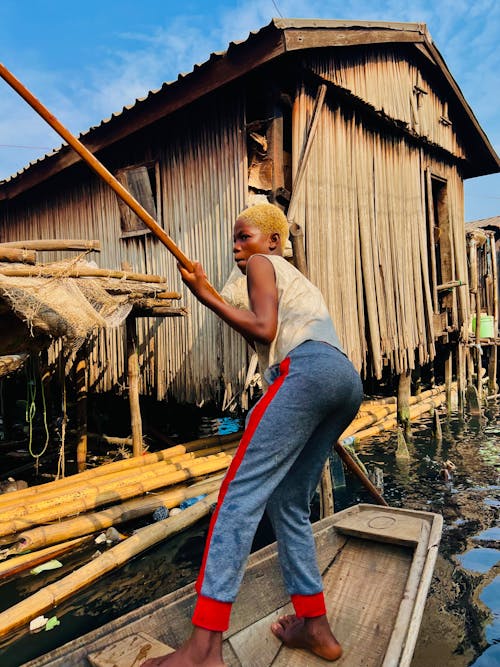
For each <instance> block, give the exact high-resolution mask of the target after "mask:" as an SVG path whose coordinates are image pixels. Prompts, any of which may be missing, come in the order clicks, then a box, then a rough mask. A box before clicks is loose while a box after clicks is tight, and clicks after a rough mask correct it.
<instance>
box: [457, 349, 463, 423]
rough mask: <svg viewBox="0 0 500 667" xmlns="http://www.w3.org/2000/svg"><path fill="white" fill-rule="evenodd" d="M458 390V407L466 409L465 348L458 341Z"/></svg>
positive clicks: (460, 409)
mask: <svg viewBox="0 0 500 667" xmlns="http://www.w3.org/2000/svg"><path fill="white" fill-rule="evenodd" d="M456 359H457V391H458V409H459V411H460V412H463V411H464V407H465V350H464V346H463V345H462V343H460V342H459V343H457V357H456Z"/></svg>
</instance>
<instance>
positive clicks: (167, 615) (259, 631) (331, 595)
mask: <svg viewBox="0 0 500 667" xmlns="http://www.w3.org/2000/svg"><path fill="white" fill-rule="evenodd" d="M441 530H442V518H441V516H439V515H435V514H431V513H428V512H418V511H412V510H403V509H393V508H386V507H377V506H373V505H357V506H355V507H351V508H349V509H347V510H344V511H342V512H339V513H337V514H335V515H334V516H331V517H328V518H326V519H323V520H322V521H320V522H318V523H316V524H315V525H314V533H315V539H316V546H317V552H318V559H319V565H320V568H321V570H322V573H323V579H324V590H325V595H326V600H327V608H328V610H329V620H330V623H331V624H332V627H333V630H334V633H335V635H336V636H337V638H338V640H339V641H340V642H341V644H342V646H343V649H344V654H343V656H342V657H341V659H340V660H339V661H338V662H337V663H336V664H337V665H339V667H342V666H346V667H347V666H351V667H352V666H354V665H363V667H409V665H410V662H411V658H412V654H413V650H414V647H415V643H416V640H417V635H418V631H419V627H420V622H421V618H422V614H423V610H424V605H425V600H426V596H427V592H428V589H429V585H430V581H431V578H432V572H433V569H434V564H435V560H436V556H437V550H438V544H439V540H440V536H441ZM195 598H196V593H195V590H194V585H193V584H190V585H188V586H186V587H184V588H182V589H180V590H178V591H175V592H173V593H170V594H169V595H166V596H164V597H163V598H160V599H159V600H155V601H153V602H151V603H149V604H147V605H145V606H143V607H141V608H140V609H137V610H134V611H132V612H130V613H129V614H127V615H125V616H123V617H121V618H118V619H116V620H114V621H112V622H111V623H108V624H106V625H105V626H103V627H101V628H98V629H97V630H95V631H93V632H91V633H89V634H87V635H84V636H83V637H80V638H78V639H75V640H74V641H71V642H69V643H68V644H66V645H64V646H62V647H61V648H59V649H56V650H54V651H51V652H50V653H49V654H47V655H45V656H42V657H40V658H37V659H35V660H32V661H30V662H28V663H26V664H25V665H24V666H23V667H67V666H68V665H71V666H72V667H84V666H85V667H87V666H88V665H89V664H91V665H94V666H95V667H102V666H104V665H111V664H113V665H116V666H117V667H138V665H140V664H141V663H142V662H143V661H144V660H145V659H146V658H147V657H153V656H154V655H159V654H161V653H162V652H163V653H165V652H167V650H169V649H168V647H178V646H179V645H180V644H181V643H182V642H183V641H184V639H185V638H186V637H187V636H188V635H189V633H190V628H191V623H190V618H191V614H192V612H193V607H194V602H195ZM291 612H292V609H291V604H290V603H289V597H288V595H287V593H286V591H285V590H284V588H283V585H282V583H281V576H280V574H279V565H278V559H277V550H276V545H275V544H272V545H270V546H268V547H266V548H264V549H262V550H260V551H258V552H256V553H254V554H253V555H252V556H251V557H250V559H249V565H248V568H247V571H246V574H245V577H244V581H243V586H242V589H241V591H240V594H239V596H238V599H237V601H236V604H235V605H234V609H233V613H232V620H231V629H230V631H229V632H228V633H226V635H225V641H224V659H225V662H226V664H227V665H229V666H230V667H271V665H272V667H285V666H286V667H305V666H306V665H307V667H315V666H316V665H318V666H319V665H325V664H330V663H326V661H324V660H322V659H321V658H317V657H315V656H313V655H311V654H309V653H306V652H304V651H301V650H290V649H287V648H285V647H284V646H283V645H282V644H281V642H280V641H279V640H278V639H276V638H275V637H274V636H273V635H272V633H271V632H270V630H269V626H270V624H271V623H272V622H273V621H274V620H275V619H276V618H278V616H280V615H282V614H287V613H291ZM153 651H156V652H153Z"/></svg>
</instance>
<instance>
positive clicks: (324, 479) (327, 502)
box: [319, 459, 335, 519]
mask: <svg viewBox="0 0 500 667" xmlns="http://www.w3.org/2000/svg"><path fill="white" fill-rule="evenodd" d="M319 507H320V517H321V518H322V519H323V518H324V517H326V516H331V515H332V514H333V513H334V512H335V504H334V500H333V485H332V471H331V468H330V459H327V461H326V463H325V465H324V468H323V472H322V473H321V484H320V494H319Z"/></svg>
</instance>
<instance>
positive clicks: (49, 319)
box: [0, 263, 134, 350]
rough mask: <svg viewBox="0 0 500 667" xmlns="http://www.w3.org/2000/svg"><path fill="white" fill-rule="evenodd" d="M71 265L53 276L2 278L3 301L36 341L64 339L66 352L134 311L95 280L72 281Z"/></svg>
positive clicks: (122, 297)
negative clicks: (69, 268)
mask: <svg viewBox="0 0 500 667" xmlns="http://www.w3.org/2000/svg"><path fill="white" fill-rule="evenodd" d="M73 266H74V265H73ZM67 268H68V264H65V263H60V265H59V266H58V267H54V275H52V276H51V277H50V278H45V277H15V276H5V275H1V274H0V298H1V299H3V300H5V301H6V302H7V303H8V304H9V306H10V308H11V309H12V310H13V311H14V312H15V313H16V315H17V316H18V317H19V318H20V319H21V320H22V321H23V322H24V323H25V324H26V326H27V327H28V330H29V332H30V334H31V336H32V337H33V338H35V337H36V336H40V335H48V336H50V337H51V338H61V339H62V341H63V345H64V347H65V348H66V349H67V350H75V349H77V348H78V347H80V345H82V343H83V342H84V341H85V339H86V338H87V337H88V335H89V334H90V333H91V332H92V331H93V330H94V329H96V328H104V327H116V326H118V325H120V324H121V323H122V322H123V320H124V319H125V318H126V317H127V315H128V314H129V313H130V311H131V309H132V303H131V302H130V299H129V296H128V294H127V291H130V292H132V290H133V289H134V288H133V287H131V288H127V286H124V285H123V283H124V282H125V281H122V282H121V283H120V285H121V286H122V285H123V287H122V289H121V291H122V292H125V294H123V293H122V294H119V295H111V294H109V293H108V292H107V290H106V289H104V287H103V283H102V281H100V280H99V279H95V278H69V277H67V276H65V275H64V271H65V269H67Z"/></svg>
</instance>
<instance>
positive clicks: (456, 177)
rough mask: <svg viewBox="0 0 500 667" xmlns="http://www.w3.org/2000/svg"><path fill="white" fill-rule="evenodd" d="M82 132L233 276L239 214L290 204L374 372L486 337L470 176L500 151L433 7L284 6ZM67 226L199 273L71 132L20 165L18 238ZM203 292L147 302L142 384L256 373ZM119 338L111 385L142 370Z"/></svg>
mask: <svg viewBox="0 0 500 667" xmlns="http://www.w3.org/2000/svg"><path fill="white" fill-rule="evenodd" d="M61 120H63V121H64V119H61ZM81 140H82V141H83V142H84V143H85V144H86V146H87V147H88V148H89V149H90V150H91V151H93V152H94V153H95V154H96V155H97V156H98V158H99V159H100V160H101V161H102V162H103V163H104V164H105V165H106V166H107V167H108V169H110V170H111V171H112V172H113V173H115V174H116V175H117V176H118V178H119V179H121V180H122V182H123V183H124V184H125V185H126V186H127V187H128V188H129V189H130V191H131V192H132V193H133V194H134V195H135V196H136V197H137V198H138V199H139V200H140V201H141V203H142V204H143V205H144V206H145V207H146V208H147V209H148V210H149V211H150V212H152V214H153V215H154V216H155V217H156V219H157V220H158V222H159V224H160V225H162V226H163V227H164V229H165V230H166V231H167V233H168V234H169V235H170V236H171V237H172V238H173V239H174V241H175V242H176V243H177V244H178V245H179V246H180V247H181V248H182V249H183V250H184V252H185V253H186V254H187V256H189V257H191V258H193V259H198V260H200V261H201V262H202V264H203V266H204V267H205V270H206V272H207V274H208V276H209V278H210V280H211V282H212V283H213V284H214V285H215V287H216V288H217V289H219V290H220V289H221V288H222V286H223V284H224V282H225V280H226V279H227V277H228V275H229V273H230V271H231V268H232V253H231V231H232V225H233V222H234V220H235V217H236V215H237V213H238V212H239V211H240V210H241V209H242V208H244V207H245V206H247V205H248V204H249V203H251V202H252V201H255V199H256V196H257V195H260V196H264V197H266V198H267V199H268V200H270V201H273V202H276V203H277V204H279V205H281V206H282V207H283V208H284V210H285V211H287V212H288V216H289V221H290V223H291V229H292V245H293V251H294V258H293V259H294V261H296V262H297V263H299V264H301V267H302V268H303V270H307V271H308V274H309V277H310V279H311V280H312V281H313V282H314V283H316V284H317V285H318V286H319V287H320V288H321V290H322V291H323V293H324V295H325V297H326V300H327V303H328V305H329V308H330V310H331V314H332V316H333V319H334V322H335V324H336V327H337V330H338V332H339V335H340V338H341V340H342V342H343V345H344V346H345V349H346V351H347V353H348V354H349V356H350V358H351V359H352V360H353V362H354V363H355V365H356V366H357V367H358V369H360V371H361V372H362V374H363V375H364V376H371V377H374V378H381V377H382V374H383V372H384V367H386V368H388V369H389V370H390V371H392V372H394V373H396V374H401V373H404V372H406V371H408V370H409V369H412V368H414V367H415V366H416V365H418V364H425V363H427V362H429V361H430V360H432V359H433V357H434V355H435V349H436V341H438V340H440V339H441V340H445V341H447V340H458V339H459V337H460V336H462V337H463V336H467V335H468V329H469V319H470V306H469V297H468V287H467V253H466V245H465V233H464V213H463V180H464V179H465V178H470V177H476V176H480V175H483V174H490V173H494V172H497V171H499V170H500V162H499V158H498V156H497V155H496V153H495V151H494V150H493V148H492V146H491V145H490V143H489V141H488V139H487V137H486V135H485V133H484V131H483V130H482V129H481V127H480V125H479V123H478V121H477V120H476V118H475V116H474V114H473V112H472V110H471V109H470V107H469V105H468V104H467V102H466V100H465V99H464V97H463V94H462V92H461V91H460V89H459V87H458V85H457V83H456V82H455V80H454V79H453V77H452V75H451V74H450V72H449V71H448V68H447V66H446V64H445V62H444V61H443V58H442V57H441V55H440V53H439V51H438V50H437V48H436V47H435V45H434V43H433V41H432V39H431V37H430V35H429V33H428V31H427V28H426V26H425V25H424V24H416V23H367V22H362V21H352V22H346V21H330V20H288V19H283V20H273V21H271V23H270V24H269V25H267V26H265V27H263V28H262V29H260V30H258V31H257V32H255V33H251V34H250V35H249V37H248V38H247V39H246V40H244V41H242V42H238V43H234V42H232V43H231V44H230V45H229V47H228V49H227V51H225V52H222V53H213V54H212V55H211V56H210V58H209V59H208V60H207V61H206V62H204V63H203V64H201V65H196V66H195V67H194V69H193V71H192V72H190V73H189V74H184V75H180V76H179V78H178V79H177V80H176V81H173V82H171V83H165V84H164V85H163V86H162V87H161V89H159V90H157V91H151V92H149V93H148V94H147V95H146V97H144V98H143V99H138V100H136V102H135V103H134V104H132V105H131V106H128V107H124V108H123V109H122V111H121V112H119V113H116V114H113V115H112V116H111V117H110V118H108V119H106V120H104V121H102V123H101V124H100V125H99V126H97V127H93V128H91V129H90V130H89V131H88V132H86V133H84V134H83V135H81ZM58 235H63V236H64V237H66V238H71V237H77V238H81V237H82V235H84V236H87V237H88V238H89V239H100V241H101V244H102V252H101V255H100V257H99V258H98V261H99V262H100V263H102V265H104V266H107V267H116V268H120V267H121V266H122V265H123V263H126V265H127V266H131V267H133V270H135V271H140V272H143V273H148V272H150V273H155V274H160V275H165V276H167V279H168V282H169V285H170V287H171V289H180V286H181V283H180V280H179V276H178V273H177V269H176V266H175V261H174V260H173V258H172V257H171V256H170V255H169V254H168V252H167V251H166V249H165V248H164V247H163V246H162V245H161V244H160V243H159V242H158V241H157V239H156V238H155V237H153V236H152V234H151V233H150V232H149V231H148V230H147V229H146V228H144V226H143V225H142V224H141V223H140V221H139V220H138V219H137V218H136V217H135V216H134V215H133V214H131V213H130V212H129V211H128V210H125V209H124V208H123V207H122V206H121V205H120V203H119V202H118V201H117V198H116V196H115V194H114V193H113V192H112V191H111V190H110V189H109V188H108V186H107V185H106V184H105V183H104V182H101V180H99V178H98V177H97V176H95V175H94V174H93V173H91V172H90V170H89V169H88V167H87V166H86V165H85V164H82V162H81V160H80V159H79V158H78V156H77V155H76V154H75V153H74V152H73V151H72V150H71V149H70V148H68V147H67V146H63V147H61V148H60V149H58V150H55V151H54V152H53V153H51V154H49V155H46V156H45V157H43V158H41V159H40V160H38V161H36V162H35V163H32V164H30V165H29V166H27V167H26V168H25V169H24V170H23V171H21V172H19V173H17V174H15V175H13V176H12V177H11V178H9V179H7V180H6V181H3V182H2V183H0V241H11V240H16V239H21V238H54V237H57V236H58ZM47 257H48V259H51V260H54V259H58V258H60V257H61V255H60V254H57V253H53V254H52V255H48V256H47ZM185 304H186V305H187V306H188V308H189V313H190V314H189V316H188V317H186V318H179V319H169V320H165V321H163V320H162V321H160V320H156V319H143V320H141V323H142V324H141V327H140V329H141V330H140V332H139V335H140V364H141V370H142V380H141V382H142V392H143V393H150V394H152V395H155V396H157V397H158V398H160V399H162V398H165V397H166V396H168V395H172V396H175V397H176V398H177V399H178V400H188V401H202V400H206V399H210V398H215V399H216V400H218V401H220V400H221V398H222V392H223V390H224V389H225V390H226V393H227V392H228V391H229V393H230V392H231V391H232V392H234V393H237V392H238V391H239V390H240V389H241V387H242V384H243V382H244V379H245V376H246V368H247V361H248V360H247V350H246V347H245V345H244V344H243V343H242V342H241V341H240V340H239V339H238V337H237V336H236V335H234V334H233V333H232V332H230V331H229V330H228V328H227V327H226V326H225V325H223V324H221V323H220V322H219V321H218V320H217V318H216V317H215V316H213V315H212V314H211V313H209V312H207V311H206V310H205V309H204V308H202V307H200V306H198V304H197V303H194V302H193V301H192V300H191V299H190V295H189V294H186V295H185ZM111 337H115V338H116V339H119V338H120V337H119V335H118V334H117V333H116V332H114V331H108V332H105V333H103V334H102V335H100V338H99V340H98V341H97V342H96V346H97V347H96V348H95V350H94V353H93V355H92V359H93V361H94V363H93V365H92V366H91V368H90V383H91V386H92V387H94V388H96V389H98V390H109V389H112V388H113V387H114V386H116V385H117V384H118V383H119V382H120V381H121V379H122V375H123V362H122V360H123V357H124V355H123V354H121V353H120V354H119V353H118V352H116V350H118V349H119V345H118V346H117V345H113V346H111V345H110V338H111ZM120 340H121V338H120ZM120 344H121V343H120ZM112 350H114V351H115V352H113V353H111V351H112Z"/></svg>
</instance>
